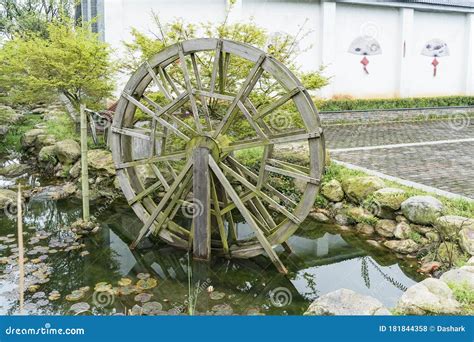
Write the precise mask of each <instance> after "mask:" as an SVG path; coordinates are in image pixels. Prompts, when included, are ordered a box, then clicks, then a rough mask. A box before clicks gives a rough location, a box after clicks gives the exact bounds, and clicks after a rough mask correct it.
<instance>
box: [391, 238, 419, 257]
mask: <svg viewBox="0 0 474 342" xmlns="http://www.w3.org/2000/svg"><path fill="white" fill-rule="evenodd" d="M384 246H385V247H387V248H388V249H391V250H393V251H395V252H397V253H400V254H410V253H415V252H416V251H418V249H420V246H419V245H418V244H417V243H416V242H415V241H413V240H411V239H405V240H389V241H385V242H384Z"/></svg>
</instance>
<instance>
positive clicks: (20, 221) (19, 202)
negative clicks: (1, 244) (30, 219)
mask: <svg viewBox="0 0 474 342" xmlns="http://www.w3.org/2000/svg"><path fill="white" fill-rule="evenodd" d="M22 204H23V200H22V198H21V184H18V198H17V203H16V206H17V221H18V270H19V273H20V276H19V277H20V279H19V283H18V291H19V295H20V315H22V314H23V306H24V302H25V299H24V297H25V261H24V253H25V251H24V247H23V208H22Z"/></svg>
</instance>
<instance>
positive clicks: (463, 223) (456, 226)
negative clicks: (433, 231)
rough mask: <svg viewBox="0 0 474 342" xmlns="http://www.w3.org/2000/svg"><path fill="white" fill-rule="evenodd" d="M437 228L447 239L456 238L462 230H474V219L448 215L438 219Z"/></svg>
mask: <svg viewBox="0 0 474 342" xmlns="http://www.w3.org/2000/svg"><path fill="white" fill-rule="evenodd" d="M434 225H435V227H436V228H438V230H439V231H440V232H441V233H442V234H444V235H446V236H447V237H455V236H456V235H457V234H458V233H459V232H460V231H461V230H462V229H464V228H469V229H471V230H474V219H471V218H467V217H462V216H455V215H447V216H441V217H438V218H437V219H436V221H435V224H434Z"/></svg>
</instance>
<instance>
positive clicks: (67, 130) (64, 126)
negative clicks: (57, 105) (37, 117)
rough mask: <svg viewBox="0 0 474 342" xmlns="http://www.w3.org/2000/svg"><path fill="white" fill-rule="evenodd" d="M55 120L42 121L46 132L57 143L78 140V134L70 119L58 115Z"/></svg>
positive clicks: (67, 116) (64, 114) (64, 115)
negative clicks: (65, 140)
mask: <svg viewBox="0 0 474 342" xmlns="http://www.w3.org/2000/svg"><path fill="white" fill-rule="evenodd" d="M56 118H57V119H55V120H48V121H43V122H42V123H43V124H45V125H46V132H47V133H48V134H51V135H53V136H54V137H55V138H56V140H57V141H60V140H64V139H75V140H77V139H79V134H78V133H77V132H76V124H75V123H74V122H73V121H72V119H71V117H70V116H69V115H67V114H66V113H62V114H61V115H58V116H57V117H56Z"/></svg>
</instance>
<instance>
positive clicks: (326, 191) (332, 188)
mask: <svg viewBox="0 0 474 342" xmlns="http://www.w3.org/2000/svg"><path fill="white" fill-rule="evenodd" d="M321 194H322V195H323V196H324V197H326V198H327V199H328V200H330V201H332V202H340V201H342V200H343V199H344V191H343V190H342V185H341V183H339V182H338V181H337V180H336V179H332V180H330V181H329V182H327V183H325V184H324V185H323V186H322V187H321Z"/></svg>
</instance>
